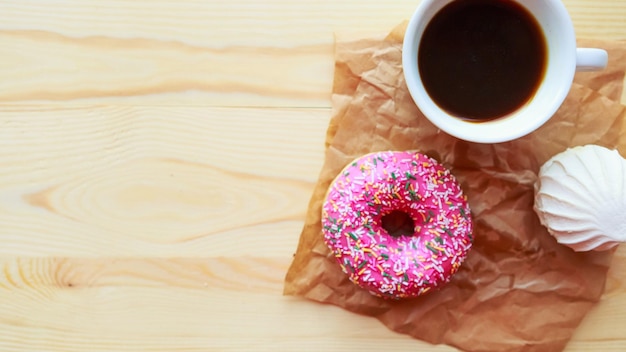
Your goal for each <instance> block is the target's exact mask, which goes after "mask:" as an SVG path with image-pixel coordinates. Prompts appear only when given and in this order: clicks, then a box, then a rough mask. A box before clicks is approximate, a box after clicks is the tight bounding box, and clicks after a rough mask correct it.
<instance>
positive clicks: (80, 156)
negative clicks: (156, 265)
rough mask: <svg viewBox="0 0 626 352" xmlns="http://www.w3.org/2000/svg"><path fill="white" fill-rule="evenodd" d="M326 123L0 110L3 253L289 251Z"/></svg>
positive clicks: (166, 111)
mask: <svg viewBox="0 0 626 352" xmlns="http://www.w3.org/2000/svg"><path fill="white" fill-rule="evenodd" d="M328 118H329V111H327V110H310V109H285V110H276V109H273V110H270V109H209V108H201V107H163V108H153V107H148V106H145V107H75V108H69V109H61V108H55V107H45V106H40V107H35V108H20V107H17V108H4V109H1V110H0V126H2V128H0V163H1V164H2V168H1V169H0V243H1V244H2V245H0V255H23V256H42V255H53V256H92V255H110V256H129V255H140V256H151V255H157V256H162V255H166V256H177V255H219V254H221V255H244V254H250V253H257V252H258V248H264V249H263V252H262V253H260V254H261V255H273V254H275V253H276V252H277V251H279V252H280V253H284V252H285V251H286V250H287V248H289V251H293V250H294V249H295V245H296V243H297V236H298V234H299V232H300V227H301V224H302V221H303V219H304V214H305V212H306V208H307V205H308V200H309V198H310V194H311V192H312V188H313V186H314V183H315V181H316V179H317V175H318V173H319V170H320V168H321V163H322V159H323V138H322V136H323V135H324V133H325V130H326V127H327V124H328ZM264 243H271V245H270V246H262V244H264Z"/></svg>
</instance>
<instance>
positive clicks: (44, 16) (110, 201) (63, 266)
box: [0, 0, 626, 351]
mask: <svg viewBox="0 0 626 352" xmlns="http://www.w3.org/2000/svg"><path fill="white" fill-rule="evenodd" d="M418 2H419V0H411V1H409V0H396V1H391V2H385V1H374V0H359V1H356V0H302V1H291V0H267V1H259V0H228V1H226V0H203V1H202V0H185V1H163V0H151V1H147V0H141V1H121V0H93V1H77V0H74V1H69V0H65V1H61V0H59V1H54V2H52V1H49V2H46V1H38V0H20V1H6V0H2V1H0V331H1V333H0V351H140V350H145V351H209V350H215V351H296V350H298V351H300V350H311V351H324V350H328V351H340V350H341V351H357V350H358V351H381V350H394V351H400V350H411V351H417V350H419V351H454V349H452V348H450V347H447V346H431V345H428V344H425V343H422V342H419V341H416V340H413V339H410V338H408V337H406V336H404V335H400V334H396V333H393V332H390V331H388V330H387V329H386V328H385V327H384V326H383V325H382V324H380V323H379V322H378V321H377V320H375V319H372V318H365V317H361V316H357V315H354V314H351V313H348V312H346V311H343V310H341V309H339V308H337V307H333V306H326V305H319V304H315V303H312V302H309V301H306V300H302V299H298V298H293V297H283V296H282V282H283V277H284V274H285V272H286V269H287V267H288V265H289V264H290V260H291V258H292V254H293V252H294V250H295V247H296V244H297V241H298V236H299V234H300V230H301V226H302V224H303V219H304V215H305V212H306V208H307V203H308V201H309V197H310V194H311V192H312V189H313V186H314V183H315V181H316V179H317V176H318V172H319V170H320V167H321V165H322V162H323V141H324V136H325V130H326V127H327V124H328V121H329V118H330V115H331V110H330V99H329V98H330V96H329V94H330V90H331V85H332V79H333V41H334V35H335V34H338V35H344V36H345V35H349V36H353V37H354V38H360V37H366V36H371V35H377V36H378V35H383V34H385V33H387V32H388V31H389V30H391V29H392V28H393V27H394V26H395V25H397V24H399V23H400V22H402V21H403V20H405V19H408V17H409V16H410V15H411V13H412V11H413V10H414V8H415V7H416V6H417V3H418ZM565 4H566V6H567V8H568V9H569V10H570V12H571V14H572V17H573V21H574V23H575V27H576V31H577V34H578V36H579V37H587V38H604V39H626V21H624V19H626V1H625V0H619V1H616V0H566V1H565ZM624 253H626V250H624V251H622V250H620V251H619V252H618V258H617V259H616V260H615V263H614V265H613V268H612V274H611V278H610V280H609V283H608V285H609V287H608V290H607V293H606V295H605V296H604V298H603V301H602V302H601V304H599V305H598V307H597V308H596V309H595V310H594V311H593V312H592V313H591V314H590V315H589V316H588V318H587V319H586V320H585V321H584V322H583V325H582V326H581V327H580V329H579V330H578V331H577V333H576V336H575V337H574V340H573V341H572V342H571V344H570V346H569V347H568V351H623V350H626V286H625V285H624V284H622V282H621V281H620V279H619V278H617V277H615V276H616V275H615V273H617V272H619V271H620V269H626V254H624Z"/></svg>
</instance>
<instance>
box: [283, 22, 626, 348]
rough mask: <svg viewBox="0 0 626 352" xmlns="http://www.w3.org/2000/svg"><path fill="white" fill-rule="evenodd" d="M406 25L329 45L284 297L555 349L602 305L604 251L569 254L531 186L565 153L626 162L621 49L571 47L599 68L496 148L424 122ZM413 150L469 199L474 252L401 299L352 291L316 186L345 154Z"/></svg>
mask: <svg viewBox="0 0 626 352" xmlns="http://www.w3.org/2000/svg"><path fill="white" fill-rule="evenodd" d="M405 25H406V24H403V25H400V26H399V27H397V28H395V29H394V30H393V31H392V32H391V33H390V34H389V35H388V36H387V37H385V38H384V39H380V40H377V39H364V40H360V41H350V42H341V43H337V44H336V54H335V59H336V60H335V61H336V65H335V80H334V87H333V94H332V103H333V107H334V110H333V116H332V119H331V121H330V125H329V128H328V131H327V136H326V147H327V148H326V155H325V162H324V165H323V168H322V170H321V173H320V175H319V181H318V183H317V185H316V187H315V190H314V193H313V196H312V198H311V200H310V204H309V210H308V213H307V216H306V221H305V225H304V228H303V230H302V234H301V237H300V242H299V245H298V248H297V253H296V254H295V257H294V260H293V263H292V265H291V267H290V268H289V271H288V273H287V275H286V278H285V288H284V293H285V294H286V295H297V296H303V297H306V298H308V299H311V300H314V301H317V302H322V303H330V304H334V305H337V306H340V307H343V308H345V309H347V310H349V311H352V312H355V313H359V314H362V315H367V316H373V317H376V318H377V319H379V320H380V321H381V322H382V323H383V324H385V325H386V326H387V327H388V328H390V329H392V330H394V331H397V332H400V333H405V334H409V335H411V336H413V337H415V338H417V339H420V340H423V341H427V342H430V343H433V344H447V345H451V346H454V347H456V348H459V349H461V350H464V351H490V352H491V351H550V352H554V351H560V350H563V349H564V347H565V346H566V344H567V342H568V341H569V339H570V338H571V336H572V334H573V332H574V330H575V329H576V327H577V326H578V325H579V323H580V322H581V320H582V319H583V318H584V316H585V315H586V314H587V312H588V311H589V310H590V309H591V308H592V307H593V306H594V304H595V303H596V302H597V301H598V300H599V299H600V297H601V295H602V293H603V291H604V286H605V281H606V273H607V269H608V267H609V265H610V261H611V257H612V254H613V252H591V253H575V252H573V251H571V250H570V249H569V248H567V247H564V246H561V245H559V244H557V243H556V241H555V240H554V239H553V238H552V237H550V236H549V235H548V233H547V231H546V230H545V229H544V228H543V227H542V226H541V225H540V224H539V221H538V219H537V217H536V215H535V213H534V211H533V210H532V205H533V183H534V182H535V179H536V176H537V172H538V170H539V167H540V166H541V164H542V163H544V162H545V161H546V160H547V159H549V158H550V157H551V156H552V155H554V154H556V153H558V152H561V151H563V150H565V149H566V148H567V147H569V146H575V145H584V144H588V143H595V144H599V145H603V146H606V147H611V148H618V149H619V150H620V151H621V153H622V155H626V124H625V123H624V121H625V119H626V112H625V109H624V107H623V106H622V105H620V104H619V103H617V102H616V101H619V99H620V98H621V96H622V83H623V81H624V71H625V69H626V45H625V44H624V43H620V42H608V41H598V40H594V41H580V42H579V45H580V46H590V47H601V48H605V49H607V50H608V51H609V57H610V63H609V67H608V68H607V69H606V70H605V71H602V72H599V73H584V74H582V73H580V74H577V77H576V83H575V84H574V85H573V87H572V89H571V92H570V94H569V96H568V98H567V100H566V102H565V103H564V104H563V106H562V107H561V109H560V110H559V111H558V113H557V114H556V115H555V116H554V117H553V118H552V119H551V120H550V121H549V122H548V123H547V124H546V125H544V126H543V127H542V128H540V129H539V130H538V131H536V132H534V133H532V134H531V135H528V136H526V137H524V138H521V139H518V140H515V141H512V142H507V143H501V144H494V145H484V144H474V143H469V142H464V141H460V140H458V139H455V138H454V137H451V136H449V135H447V134H445V133H443V132H440V131H439V130H438V129H437V128H436V127H434V126H433V125H432V124H431V123H430V122H428V120H427V119H426V118H424V117H423V116H422V114H421V113H420V112H419V110H418V109H417V108H416V106H415V104H414V103H413V101H412V99H411V97H410V96H409V93H408V91H407V89H406V86H405V83H404V78H403V75H402V66H401V49H402V38H403V35H404V30H405ZM407 149H416V150H419V151H421V152H423V153H425V154H428V155H430V156H432V157H434V158H436V159H437V160H439V161H441V162H442V163H443V164H444V165H446V166H447V167H449V168H450V169H451V171H452V173H453V174H454V175H455V176H456V177H457V178H458V179H459V181H460V182H461V184H462V186H463V188H464V190H465V192H466V194H467V195H468V198H469V201H470V206H471V208H472V214H473V218H474V222H475V231H474V237H475V242H474V247H473V249H472V250H471V252H470V254H469V256H468V258H467V260H466V261H465V263H464V264H463V265H462V267H461V269H460V271H459V272H458V273H457V274H456V275H455V276H454V277H453V278H452V280H451V282H450V283H449V284H448V285H446V286H444V287H443V288H441V289H440V290H438V291H434V292H432V293H429V294H427V295H425V296H423V297H419V298H417V299H412V300H404V301H390V300H384V299H380V298H377V297H374V296H372V295H370V294H369V293H367V292H365V291H364V290H361V289H360V288H358V287H357V286H356V285H354V284H352V283H351V282H350V281H349V280H348V278H347V277H346V276H345V275H344V274H343V273H342V272H341V270H340V268H339V266H338V264H337V263H336V261H335V259H334V258H333V257H332V256H331V255H330V251H329V250H328V248H327V247H326V245H325V244H324V241H323V236H322V235H321V227H320V212H321V206H322V202H323V198H324V194H325V192H326V189H327V188H328V186H329V185H330V183H331V181H332V180H333V179H334V177H335V176H336V175H337V174H338V173H339V172H340V170H341V169H342V168H343V167H344V166H345V165H346V164H348V163H349V162H350V161H352V160H353V159H354V158H356V157H358V156H360V155H363V154H366V153H369V152H373V151H381V150H407Z"/></svg>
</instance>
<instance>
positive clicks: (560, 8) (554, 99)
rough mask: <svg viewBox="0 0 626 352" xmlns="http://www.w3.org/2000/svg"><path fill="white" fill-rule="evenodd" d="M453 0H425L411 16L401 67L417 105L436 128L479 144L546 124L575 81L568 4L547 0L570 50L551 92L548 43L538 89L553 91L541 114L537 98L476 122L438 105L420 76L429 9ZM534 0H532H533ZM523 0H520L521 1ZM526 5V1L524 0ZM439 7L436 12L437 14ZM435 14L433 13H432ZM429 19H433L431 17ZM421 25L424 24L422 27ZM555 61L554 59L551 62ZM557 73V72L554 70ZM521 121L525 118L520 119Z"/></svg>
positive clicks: (496, 141)
mask: <svg viewBox="0 0 626 352" xmlns="http://www.w3.org/2000/svg"><path fill="white" fill-rule="evenodd" d="M451 1H454V0H448V1H441V0H423V1H422V2H421V3H420V4H419V5H418V7H417V9H416V10H415V12H414V13H413V15H412V16H411V18H410V20H409V23H408V25H407V29H406V32H405V36H404V40H403V45H402V66H403V71H404V79H405V83H406V85H407V88H408V90H409V93H410V95H411V97H412V98H413V100H414V102H415V104H416V105H417V107H418V108H419V110H420V111H421V112H422V114H423V115H424V116H425V117H426V118H427V119H428V120H430V122H431V123H433V124H434V125H435V126H436V127H438V128H439V129H441V130H442V131H444V132H446V133H448V134H450V135H452V136H454V137H457V138H459V139H463V140H466V141H470V142H477V143H500V142H507V141H511V140H514V139H517V138H520V137H523V136H525V135H527V134H529V133H531V132H533V131H535V130H536V129H538V128H539V127H541V126H542V125H543V124H545V123H546V122H547V121H548V120H549V119H550V118H551V117H552V116H553V115H554V114H555V113H556V111H557V110H558V109H559V107H560V106H561V104H562V103H563V101H564V100H565V98H566V97H567V94H568V93H569V91H570V89H571V85H572V82H573V80H574V74H575V71H576V39H575V33H574V26H573V24H572V22H571V18H570V16H569V14H568V12H567V9H566V8H565V5H563V4H562V3H561V1H560V0H557V1H548V0H544V1H546V2H549V3H550V4H549V6H551V7H552V8H553V9H554V10H555V11H556V12H557V13H558V15H559V21H560V25H561V26H562V28H561V30H562V31H563V33H565V36H563V37H560V38H559V40H560V41H561V43H562V44H563V45H564V46H565V48H567V53H563V54H562V55H560V56H564V57H565V58H566V60H562V61H564V62H559V63H558V65H559V67H560V68H561V69H560V71H561V73H559V77H557V78H558V79H557V78H551V79H552V81H554V82H556V83H555V84H553V85H552V86H551V87H550V90H549V92H547V91H545V89H547V88H544V90H542V87H543V86H544V85H545V84H546V82H545V81H546V80H547V79H549V77H548V74H550V72H548V70H549V66H550V60H551V57H552V55H551V53H550V45H549V44H547V45H548V63H547V64H546V65H548V67H546V73H545V75H546V78H545V79H544V82H542V83H541V85H540V86H539V87H538V88H537V92H536V93H539V92H540V90H541V91H542V93H543V94H546V93H547V94H550V95H551V96H550V97H549V98H548V99H547V102H546V103H543V105H542V106H541V107H542V108H541V109H540V113H537V111H536V110H538V109H539V108H538V107H536V105H537V103H535V106H534V108H533V109H529V108H528V107H529V105H530V104H533V101H534V98H533V99H531V101H530V102H529V103H527V104H526V105H525V106H524V107H522V108H520V109H518V110H516V111H515V112H513V113H512V114H510V115H507V116H503V117H500V118H498V119H494V120H490V121H484V122H473V121H468V120H463V119H460V118H458V117H455V116H452V115H450V114H448V113H447V112H445V111H444V110H442V109H441V108H439V106H437V104H436V103H435V102H434V101H433V100H432V99H431V98H430V97H429V96H428V94H427V92H426V90H425V88H424V86H423V84H422V82H421V80H420V79H419V69H418V64H417V54H418V50H419V38H418V33H419V32H422V31H423V28H425V27H426V25H427V24H425V23H424V22H423V18H424V17H425V15H426V14H427V12H428V11H430V10H431V6H432V5H433V4H438V5H437V6H441V8H443V7H444V6H446V5H447V4H448V3H450V2H451ZM530 1H532V0H530ZM518 2H520V1H518ZM521 4H522V5H523V1H522V2H521ZM438 10H439V9H437V10H436V11H434V13H436V12H437V11H438ZM433 16H434V14H433ZM428 20H430V18H428ZM420 26H421V27H422V28H421V30H420ZM541 27H542V31H544V35H545V36H546V40H548V33H545V32H546V28H545V25H544V24H543V23H542V24H541ZM554 64H555V63H554V62H553V63H552V65H554ZM555 74H556V73H555ZM520 120H522V121H521V122H520Z"/></svg>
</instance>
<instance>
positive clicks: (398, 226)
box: [381, 210, 415, 237]
mask: <svg viewBox="0 0 626 352" xmlns="http://www.w3.org/2000/svg"><path fill="white" fill-rule="evenodd" d="M381 222H382V223H381V226H382V227H383V229H385V231H387V233H388V234H389V236H391V237H402V236H413V235H414V234H415V221H414V220H413V218H411V216H410V215H409V214H407V213H405V212H403V211H402V210H392V211H391V212H390V213H389V214H387V215H383V217H382V221H381Z"/></svg>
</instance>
